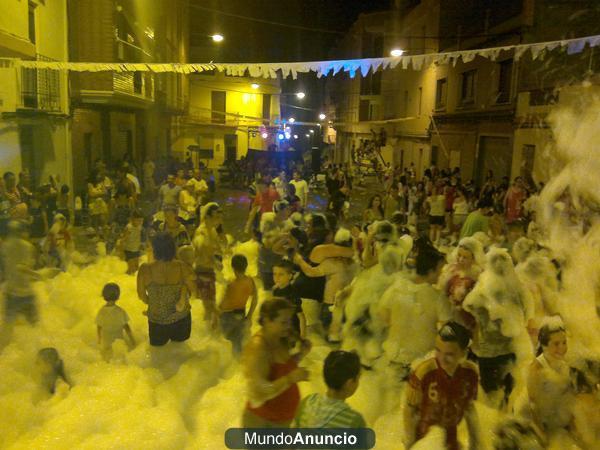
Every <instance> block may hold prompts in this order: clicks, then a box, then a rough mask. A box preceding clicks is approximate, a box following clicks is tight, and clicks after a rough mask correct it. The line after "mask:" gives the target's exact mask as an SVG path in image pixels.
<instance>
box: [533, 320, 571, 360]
mask: <svg viewBox="0 0 600 450" xmlns="http://www.w3.org/2000/svg"><path fill="white" fill-rule="evenodd" d="M564 331H565V327H564V326H552V325H551V324H548V323H547V324H544V325H542V326H541V327H540V331H539V332H538V350H537V352H536V355H538V356H539V355H541V354H542V352H543V347H546V346H547V345H548V344H549V343H550V337H551V336H552V335H553V334H554V333H560V332H564Z"/></svg>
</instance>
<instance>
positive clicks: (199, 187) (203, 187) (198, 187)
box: [190, 169, 208, 205]
mask: <svg viewBox="0 0 600 450" xmlns="http://www.w3.org/2000/svg"><path fill="white" fill-rule="evenodd" d="M190 182H192V183H193V184H194V193H195V194H196V198H197V199H198V204H199V205H201V204H202V199H203V197H204V195H205V194H206V192H207V191H208V184H206V181H204V180H203V179H202V172H201V171H200V169H194V177H193V178H191V179H190Z"/></svg>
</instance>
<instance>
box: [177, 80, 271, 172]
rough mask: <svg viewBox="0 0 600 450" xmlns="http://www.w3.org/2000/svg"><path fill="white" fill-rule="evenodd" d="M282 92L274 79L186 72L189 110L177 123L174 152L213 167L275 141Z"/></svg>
mask: <svg viewBox="0 0 600 450" xmlns="http://www.w3.org/2000/svg"><path fill="white" fill-rule="evenodd" d="M280 94H281V88H280V84H279V81H278V80H277V79H275V80H271V79H269V80H267V79H260V80H255V79H252V78H250V77H230V76H227V75H225V74H224V73H219V72H216V73H215V72H210V73H205V74H203V73H199V74H194V75H190V95H189V113H188V115H187V116H185V117H184V118H182V121H181V123H180V124H179V125H180V127H179V129H178V134H177V136H176V140H175V142H174V151H175V152H176V154H177V156H178V157H179V158H181V159H183V158H184V157H185V158H187V156H188V153H189V154H190V156H191V157H192V160H193V161H195V162H198V163H199V162H202V163H204V164H205V165H206V166H207V167H211V168H217V167H220V166H221V165H223V164H224V163H225V162H226V161H228V160H237V159H240V158H241V157H243V156H245V155H246V154H247V153H248V150H249V149H253V150H267V149H268V148H269V146H271V145H272V144H275V143H276V140H277V134H278V133H277V131H276V130H277V129H278V127H279V125H278V124H279V119H280Z"/></svg>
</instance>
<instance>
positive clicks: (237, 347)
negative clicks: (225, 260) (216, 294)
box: [219, 255, 257, 355]
mask: <svg viewBox="0 0 600 450" xmlns="http://www.w3.org/2000/svg"><path fill="white" fill-rule="evenodd" d="M231 267H232V269H233V272H234V273H235V279H234V280H233V281H231V282H230V283H229V284H228V285H227V288H226V289H225V296H224V297H223V301H222V302H221V304H220V305H219V310H220V321H219V322H220V324H221V331H222V332H223V335H224V336H225V338H226V339H227V340H229V341H231V343H232V345H233V353H234V354H235V355H239V354H240V353H241V351H242V343H243V340H244V337H245V336H244V335H245V333H246V330H247V328H249V325H250V323H251V320H252V314H253V313H254V310H255V309H256V303H257V295H256V286H255V285H254V280H253V279H252V278H250V277H249V276H247V275H246V268H247V267H248V260H247V259H246V257H245V256H244V255H233V257H232V258H231ZM249 298H250V299H251V302H250V309H249V310H248V314H246V304H247V303H248V299H249Z"/></svg>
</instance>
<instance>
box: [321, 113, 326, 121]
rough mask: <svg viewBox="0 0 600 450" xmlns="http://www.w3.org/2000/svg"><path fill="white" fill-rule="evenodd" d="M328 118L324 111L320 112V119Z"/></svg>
mask: <svg viewBox="0 0 600 450" xmlns="http://www.w3.org/2000/svg"><path fill="white" fill-rule="evenodd" d="M326 118H327V116H326V115H325V114H323V113H321V114H319V119H321V120H325V119H326Z"/></svg>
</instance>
